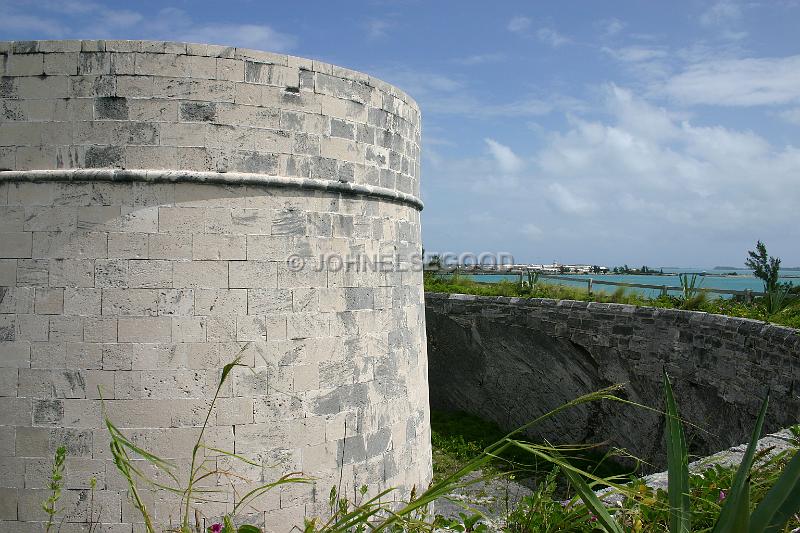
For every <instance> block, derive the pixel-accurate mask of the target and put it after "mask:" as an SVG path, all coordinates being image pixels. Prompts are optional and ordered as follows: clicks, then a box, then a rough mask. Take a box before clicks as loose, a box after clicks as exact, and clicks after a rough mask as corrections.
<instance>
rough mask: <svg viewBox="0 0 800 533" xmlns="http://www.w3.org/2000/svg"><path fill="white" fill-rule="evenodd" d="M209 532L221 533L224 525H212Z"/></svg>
mask: <svg viewBox="0 0 800 533" xmlns="http://www.w3.org/2000/svg"><path fill="white" fill-rule="evenodd" d="M208 530H209V531H210V532H211V533H220V532H221V531H222V524H220V523H216V524H211V527H210V528H208Z"/></svg>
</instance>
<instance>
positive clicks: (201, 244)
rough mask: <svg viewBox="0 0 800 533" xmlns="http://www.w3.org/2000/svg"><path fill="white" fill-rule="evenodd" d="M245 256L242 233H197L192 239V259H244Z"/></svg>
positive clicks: (244, 243)
mask: <svg viewBox="0 0 800 533" xmlns="http://www.w3.org/2000/svg"><path fill="white" fill-rule="evenodd" d="M246 258H247V239H246V238H245V236H244V235H224V234H221V235H215V234H197V235H195V236H194V238H193V241H192V259H194V260H196V261H200V260H217V261H218V260H244V259H246Z"/></svg>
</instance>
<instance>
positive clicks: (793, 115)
mask: <svg viewBox="0 0 800 533" xmlns="http://www.w3.org/2000/svg"><path fill="white" fill-rule="evenodd" d="M778 116H780V117H781V118H782V119H783V120H785V121H786V122H789V123H791V124H797V125H798V126H800V107H794V108H792V109H787V110H785V111H781V112H780V113H778Z"/></svg>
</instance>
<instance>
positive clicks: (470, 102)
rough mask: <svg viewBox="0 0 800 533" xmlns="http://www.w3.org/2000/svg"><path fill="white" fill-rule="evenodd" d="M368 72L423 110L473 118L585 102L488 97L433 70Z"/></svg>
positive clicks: (572, 107)
mask: <svg viewBox="0 0 800 533" xmlns="http://www.w3.org/2000/svg"><path fill="white" fill-rule="evenodd" d="M368 70H369V71H370V72H374V73H375V75H376V76H377V77H379V78H381V79H383V80H386V81H387V82H389V83H392V84H394V85H397V86H398V87H400V88H402V89H403V90H404V91H406V92H407V93H408V94H410V95H411V96H412V97H414V99H415V100H416V101H417V102H419V104H420V105H421V106H422V108H423V109H424V110H425V112H426V113H437V114H446V115H459V116H461V117H467V118H472V119H486V118H504V117H531V116H543V115H547V114H549V113H552V112H553V111H556V110H570V111H577V110H583V109H586V108H587V105H586V104H585V103H584V102H582V101H580V100H578V99H576V98H572V97H567V96H563V95H558V94H555V95H547V96H546V97H540V96H538V95H532V96H528V97H524V98H522V99H518V100H513V101H506V102H502V101H501V102H496V101H488V100H486V99H485V98H484V97H480V96H478V95H476V94H475V93H474V92H471V91H470V90H469V86H468V85H467V84H466V83H465V82H462V81H461V80H460V79H458V78H455V77H451V76H447V75H444V74H441V73H439V72H436V71H425V70H419V69H409V68H406V67H401V68H371V69H368Z"/></svg>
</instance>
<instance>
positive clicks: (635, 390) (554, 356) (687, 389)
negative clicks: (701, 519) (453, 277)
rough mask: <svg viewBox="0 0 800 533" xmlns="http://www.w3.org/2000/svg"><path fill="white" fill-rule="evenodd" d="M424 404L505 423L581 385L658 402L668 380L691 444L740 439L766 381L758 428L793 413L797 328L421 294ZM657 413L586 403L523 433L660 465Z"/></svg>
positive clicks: (799, 346)
mask: <svg viewBox="0 0 800 533" xmlns="http://www.w3.org/2000/svg"><path fill="white" fill-rule="evenodd" d="M426 310H427V327H428V331H427V335H428V353H429V360H430V373H429V381H430V387H431V408H433V409H445V410H448V409H456V410H463V411H467V412H471V413H474V414H476V415H479V416H482V417H483V418H486V419H489V420H493V421H495V422H497V423H498V424H499V425H501V426H503V427H505V428H507V429H514V428H516V427H519V426H521V425H522V424H524V423H526V422H529V421H531V420H533V419H535V418H536V417H538V416H540V415H542V414H544V413H545V412H547V411H550V410H552V409H554V408H556V407H558V406H559V405H562V404H564V403H566V402H568V401H570V400H572V399H574V398H576V397H578V396H580V395H582V394H586V393H588V392H592V391H595V390H599V389H601V388H603V387H607V386H610V385H613V384H617V383H623V384H625V386H626V387H625V393H624V396H625V397H626V398H627V399H629V400H631V401H634V402H638V403H641V404H644V405H647V406H651V407H655V408H657V409H662V408H663V386H662V369H666V370H667V372H668V373H669V374H670V376H671V377H672V379H673V382H674V387H675V394H676V398H677V400H678V403H679V407H680V410H681V414H682V416H683V417H684V418H686V419H687V420H688V421H689V422H692V423H694V424H696V425H697V426H699V427H692V426H687V440H688V443H689V446H690V450H691V451H692V452H693V453H695V454H699V455H707V454H710V453H713V452H716V451H718V450H721V449H725V448H728V447H730V446H733V445H736V444H737V443H740V442H746V441H747V440H749V438H750V435H751V433H752V428H753V425H754V423H755V420H756V417H757V415H758V409H759V407H760V404H761V401H762V399H763V397H764V395H765V394H766V392H767V389H771V394H772V399H771V403H770V409H769V412H768V417H767V424H766V430H767V431H773V430H776V429H779V428H784V427H787V426H790V425H792V424H796V423H798V422H800V333H798V331H797V330H793V329H790V328H785V327H781V326H775V325H769V324H764V323H762V322H757V321H754V320H747V319H739V318H731V317H725V316H720V315H711V314H707V313H701V312H691V311H681V310H675V309H656V308H651V307H634V306H631V305H621V304H603V303H586V302H575V301H560V302H557V301H555V300H543V299H520V298H502V297H497V298H493V297H479V296H465V295H446V294H436V293H428V294H426ZM663 431H664V427H663V417H662V416H660V415H658V414H657V413H652V412H649V411H647V410H645V409H641V408H637V407H632V406H626V405H622V404H619V403H610V402H598V403H592V404H588V405H585V406H582V407H579V408H577V409H573V410H571V411H569V412H568V413H565V414H563V415H559V416H558V417H556V418H554V419H552V420H551V421H549V422H546V423H544V424H543V425H542V426H541V427H540V428H539V429H538V430H536V431H532V433H531V434H532V436H534V437H537V438H547V439H549V440H550V441H552V442H561V443H574V442H602V441H608V442H609V443H610V444H611V445H613V446H619V447H622V448H626V449H628V450H629V451H631V452H632V453H634V454H635V455H637V456H638V457H640V458H643V459H645V460H646V461H649V462H651V463H652V466H651V467H646V468H645V471H648V470H649V471H650V472H653V471H656V470H657V469H658V468H659V467H663V466H664V455H663V446H664V438H663Z"/></svg>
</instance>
